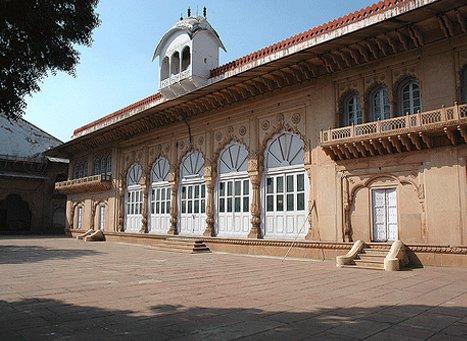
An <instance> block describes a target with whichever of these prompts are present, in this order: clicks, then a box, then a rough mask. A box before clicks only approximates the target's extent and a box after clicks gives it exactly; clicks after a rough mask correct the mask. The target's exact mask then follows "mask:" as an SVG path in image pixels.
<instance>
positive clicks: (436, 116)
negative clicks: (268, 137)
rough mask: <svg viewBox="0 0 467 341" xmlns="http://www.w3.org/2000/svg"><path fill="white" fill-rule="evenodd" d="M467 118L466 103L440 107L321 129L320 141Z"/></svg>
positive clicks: (377, 133)
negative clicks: (384, 118)
mask: <svg viewBox="0 0 467 341" xmlns="http://www.w3.org/2000/svg"><path fill="white" fill-rule="evenodd" d="M465 118H467V104H463V105H457V104H456V105H454V106H452V107H444V106H443V107H442V108H440V109H437V110H431V111H425V112H418V113H416V114H411V115H406V116H401V117H394V118H390V119H386V120H378V121H374V122H368V123H363V124H357V125H351V126H347V127H342V128H335V129H327V130H321V133H320V142H321V143H328V142H335V141H339V140H347V139H352V138H358V137H365V136H368V137H371V136H373V135H374V136H377V135H379V134H384V133H391V132H399V131H404V130H407V129H413V128H417V127H426V128H430V127H431V126H436V125H439V124H440V123H441V124H442V123H448V122H450V121H457V120H460V119H465Z"/></svg>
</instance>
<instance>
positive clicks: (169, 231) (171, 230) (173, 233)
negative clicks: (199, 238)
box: [167, 227, 178, 236]
mask: <svg viewBox="0 0 467 341" xmlns="http://www.w3.org/2000/svg"><path fill="white" fill-rule="evenodd" d="M167 234H170V235H172V236H175V235H177V234H178V232H177V229H175V228H173V227H170V228H169V230H168V231H167Z"/></svg>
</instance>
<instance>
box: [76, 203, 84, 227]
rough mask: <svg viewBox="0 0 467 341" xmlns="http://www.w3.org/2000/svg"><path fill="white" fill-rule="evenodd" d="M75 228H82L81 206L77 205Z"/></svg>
mask: <svg viewBox="0 0 467 341" xmlns="http://www.w3.org/2000/svg"><path fill="white" fill-rule="evenodd" d="M76 213H77V214H76V228H77V229H82V228H83V206H81V205H79V206H78V207H77V209H76Z"/></svg>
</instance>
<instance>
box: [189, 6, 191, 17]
mask: <svg viewBox="0 0 467 341" xmlns="http://www.w3.org/2000/svg"><path fill="white" fill-rule="evenodd" d="M188 17H191V8H190V6H188Z"/></svg>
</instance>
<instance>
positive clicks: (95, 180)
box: [55, 174, 112, 194]
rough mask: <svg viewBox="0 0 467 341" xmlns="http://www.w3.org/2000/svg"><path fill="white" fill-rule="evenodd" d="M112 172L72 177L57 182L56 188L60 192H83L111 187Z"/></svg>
mask: <svg viewBox="0 0 467 341" xmlns="http://www.w3.org/2000/svg"><path fill="white" fill-rule="evenodd" d="M111 180H112V179H111V176H110V174H98V175H91V176H86V177H84V178H79V179H72V180H67V181H61V182H57V183H55V190H56V191H57V192H60V193H64V194H69V193H81V192H88V191H102V190H107V189H110V187H111Z"/></svg>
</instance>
